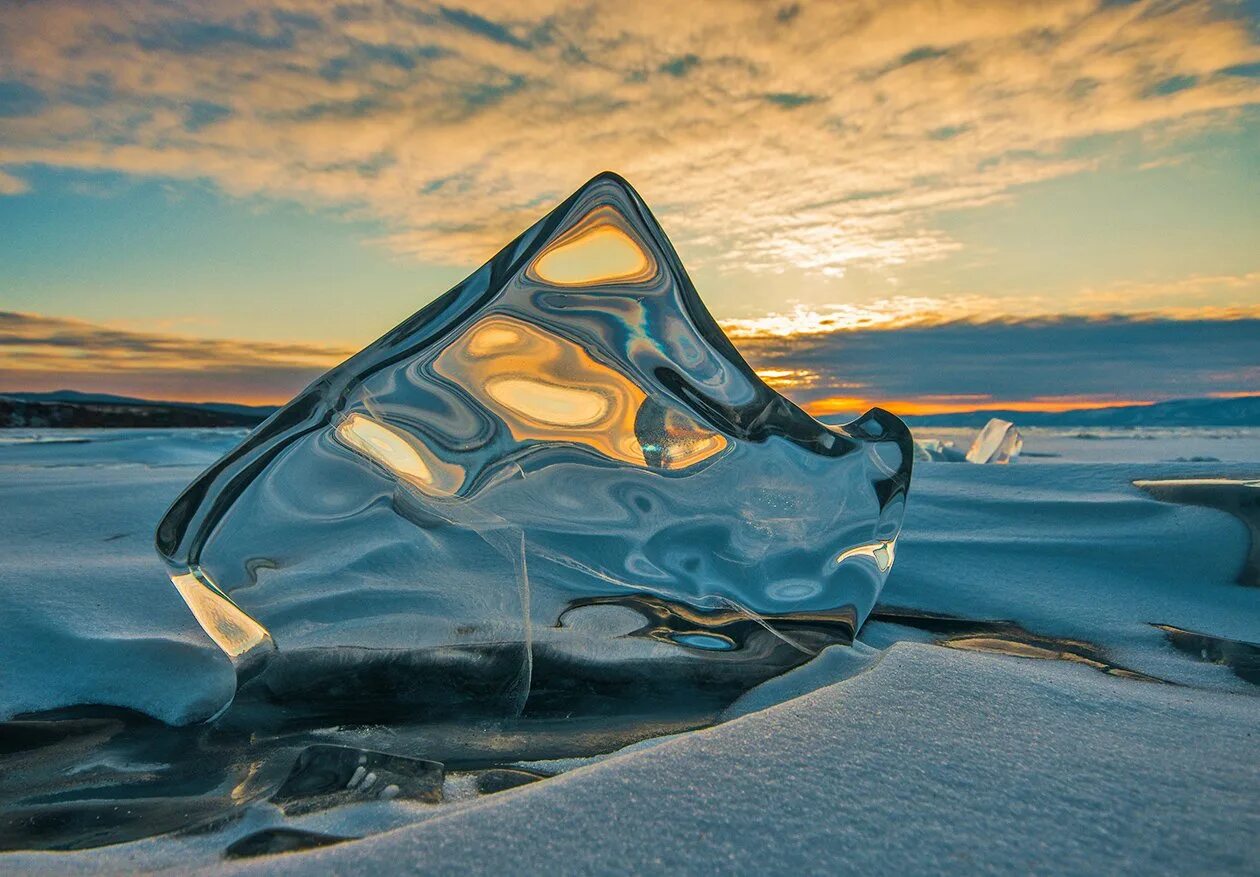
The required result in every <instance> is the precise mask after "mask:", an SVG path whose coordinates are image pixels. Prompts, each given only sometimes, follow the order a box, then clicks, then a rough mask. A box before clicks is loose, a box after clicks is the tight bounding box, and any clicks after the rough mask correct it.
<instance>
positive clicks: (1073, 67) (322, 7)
mask: <svg viewBox="0 0 1260 877" xmlns="http://www.w3.org/2000/svg"><path fill="white" fill-rule="evenodd" d="M683 13H684V10H681V9H680V8H678V6H677V4H670V3H663V2H662V3H654V2H648V3H645V4H642V5H634V8H633V9H632V8H629V5H627V4H615V3H605V2H600V0H592V2H584V3H580V4H574V3H564V2H558V0H519V2H512V3H508V2H497V0H488V2H482V3H477V4H475V5H474V4H466V5H455V4H449V3H448V4H441V3H425V2H418V0H407V2H391V3H379V4H378V3H376V2H374V0H369V2H365V3H361V4H357V5H353V6H351V5H340V6H330V5H327V4H322V3H314V2H310V3H307V2H305V0H271V2H266V3H244V2H236V0H229V2H222V3H216V4H214V5H213V6H212V7H205V6H203V5H201V4H192V3H179V2H166V3H156V2H154V3H149V2H120V3H116V4H111V5H109V6H104V7H102V6H99V5H96V4H88V3H74V2H62V0H53V2H48V3H42V4H24V5H20V6H16V7H10V8H8V9H7V10H6V13H5V16H4V18H3V20H2V21H0V312H4V313H5V314H6V316H5V317H4V318H3V319H0V332H3V333H7V334H0V390H4V389H13V390H16V389H53V388H59V387H76V388H81V389H94V390H101V391H106V390H109V391H116V392H125V393H136V394H140V395H149V396H163V397H166V398H189V399H194V398H203V399H204V398H211V397H214V398H233V399H241V400H245V401H282V400H283V399H285V398H287V397H288V396H290V395H292V394H293V393H294V392H296V391H297V390H298V389H300V387H301V386H302V385H303V384H304V383H305V382H306V381H307V380H309V379H311V378H313V377H315V376H316V375H317V374H318V373H319V372H320V371H321V370H322V369H323V368H325V367H327V366H329V365H331V364H333V363H335V362H336V361H337V360H338V359H340V358H341V357H343V356H345V355H347V354H348V353H350V352H353V351H354V350H355V349H357V348H359V347H361V346H362V345H363V344H365V343H367V342H368V341H370V340H371V339H372V338H374V337H375V336H377V335H379V334H380V333H382V332H383V331H385V330H386V329H388V328H389V327H390V326H392V325H394V324H395V323H397V322H399V321H400V320H401V319H403V318H404V317H406V316H407V315H408V314H410V313H411V312H413V311H414V310H416V309H418V308H419V307H421V306H422V305H424V304H425V303H426V302H427V301H429V300H431V299H432V298H434V297H436V296H437V295H439V294H440V293H441V292H443V291H444V290H445V289H446V288H448V287H449V286H450V285H452V284H453V283H454V282H456V281H457V280H458V279H460V278H461V277H462V276H464V275H465V274H466V273H468V272H469V271H470V270H471V269H472V268H474V267H475V266H476V265H477V264H479V263H480V262H481V261H484V260H485V259H486V258H488V257H489V256H491V255H493V253H494V252H495V251H496V250H497V249H498V248H499V247H500V246H502V245H503V244H505V243H506V242H507V241H508V240H510V239H511V238H512V237H513V236H514V235H515V234H516V233H518V232H519V231H520V230H522V229H523V228H524V227H526V226H527V225H529V224H530V223H532V222H533V221H535V220H536V219H538V218H539V217H540V216H541V215H542V214H544V213H545V212H546V211H547V210H548V209H549V208H550V207H551V206H553V205H554V204H555V203H556V202H558V201H559V200H561V199H562V198H563V197H565V196H566V195H567V194H568V193H569V192H570V191H572V190H573V189H574V188H576V187H577V186H578V185H580V184H581V183H582V182H583V181H584V180H585V179H587V178H588V177H589V176H591V175H593V174H594V173H596V172H598V171H600V170H604V169H611V170H616V171H618V172H620V173H622V174H624V175H626V176H627V177H628V178H629V179H630V180H631V182H632V183H633V184H634V185H635V186H636V187H637V188H638V189H639V191H640V192H641V194H642V195H643V196H644V198H645V199H646V200H647V202H648V203H649V205H650V206H651V207H652V208H653V209H654V210H655V211H656V212H657V214H658V218H659V219H660V220H661V222H662V224H663V225H664V227H665V229H666V230H667V232H668V233H669V234H670V235H671V237H672V238H673V240H674V242H675V244H676V246H677V247H678V249H679V252H680V254H681V255H682V257H683V259H684V262H685V263H686V264H687V265H688V267H689V269H690V270H691V272H692V274H693V277H694V279H695V280H696V283H697V286H698V287H699V289H700V292H701V295H702V296H703V298H704V299H705V301H706V302H707V303H708V305H709V307H710V309H711V310H712V311H713V312H714V314H715V315H716V316H717V317H718V318H719V320H721V321H723V322H724V324H725V325H726V326H727V328H728V330H729V331H730V332H731V333H732V335H733V336H734V337H735V338H736V341H737V344H738V345H739V346H740V347H741V349H742V350H744V351H745V352H746V353H747V355H748V356H749V358H750V360H751V361H752V362H753V364H754V365H756V366H758V367H760V368H763V369H764V370H765V371H766V373H767V375H769V376H770V378H771V380H772V381H776V382H778V383H779V385H780V386H781V387H782V389H783V390H784V392H787V393H789V394H790V395H793V396H794V397H796V398H798V399H800V400H801V401H803V402H805V403H807V404H812V405H814V406H815V407H818V406H823V405H825V404H829V403H828V402H827V400H834V399H836V398H846V399H852V400H854V404H859V403H869V402H879V401H888V400H894V401H898V402H900V403H902V404H903V407H904V406H911V407H912V406H913V405H914V404H915V400H919V404H923V405H931V404H948V403H936V402H932V401H931V399H949V398H953V397H960V398H961V397H967V398H969V399H979V400H980V401H981V402H983V401H985V400H988V401H990V402H994V403H996V402H1009V401H1022V402H1025V403H1028V404H1030V405H1038V404H1045V405H1066V404H1068V403H1069V402H1072V401H1073V400H1075V401H1077V402H1083V403H1088V404H1104V403H1106V402H1109V401H1133V400H1138V401H1142V400H1146V401H1151V400H1156V399H1161V398H1170V397H1173V396H1184V395H1205V394H1208V393H1213V392H1252V391H1260V357H1258V356H1257V354H1256V352H1255V350H1256V349H1257V348H1260V344H1248V343H1247V341H1248V339H1249V338H1250V337H1252V336H1250V335H1249V334H1248V333H1249V332H1250V331H1251V330H1252V329H1253V328H1254V327H1255V325H1256V324H1255V323H1254V322H1250V321H1252V320H1255V319H1257V318H1260V255H1258V254H1260V46H1258V44H1257V15H1256V8H1255V6H1254V5H1252V4H1239V3H1231V2H1217V3H1211V2H1182V3H1173V4H1169V3H1157V2H1135V3H1122V4H1115V3H1097V2H1084V0H1063V2H1047V3H1042V4H1024V3H987V4H954V3H950V2H938V0H932V2H926V0H925V2H913V0H911V2H896V3H875V2H871V3H864V2H854V3H846V4H807V3H787V2H785V3H780V4H777V5H776V4H767V3H752V2H748V3H744V2H734V0H733V2H729V3H721V4H717V3H713V4H697V5H695V6H693V7H688V8H687V9H686V10H685V14H683ZM1082 321H1084V322H1082ZM957 323H961V324H964V326H963V327H960V326H958V325H954V324H957ZM1085 325H1088V327H1089V331H1088V332H1087V333H1086V336H1087V337H1088V338H1089V339H1091V340H1090V342H1089V345H1086V346H1085V347H1083V348H1072V349H1073V350H1074V353H1073V354H1072V355H1071V356H1067V355H1066V350H1067V348H1065V347H1063V345H1064V344H1065V339H1066V338H1067V337H1068V335H1070V334H1072V332H1073V331H1077V330H1076V329H1074V328H1072V327H1081V326H1085ZM1139 326H1144V327H1145V329H1143V330H1142V331H1139V329H1138V327H1139ZM1192 327H1193V328H1192ZM964 329H965V331H964ZM1069 330H1070V331H1069ZM1081 331H1083V330H1081ZM968 333H970V334H968ZM1065 333H1067V334H1065ZM1078 335H1079V332H1078ZM1086 336H1080V337H1086ZM964 337H965V338H968V339H971V341H970V342H969V343H975V344H983V345H988V346H990V347H991V349H994V350H995V351H997V350H1003V349H1008V348H1010V344H1012V343H1016V342H1017V343H1018V350H1015V351H1013V352H1018V353H1020V354H1021V357H1022V360H1021V361H1023V360H1029V361H1031V360H1032V359H1036V360H1037V361H1039V362H1041V363H1043V371H1042V372H1041V374H1040V375H1039V376H1037V377H1036V378H1035V379H1034V376H1033V375H1031V374H1030V373H1029V371H1028V369H1027V368H1022V369H1017V368H1016V367H1015V364H1014V362H1013V361H1011V359H1010V358H1009V357H1008V358H1007V359H1006V360H1005V361H1004V360H1003V359H1002V358H1000V357H995V358H994V359H993V360H992V361H990V362H988V365H987V368H988V370H989V372H990V373H991V376H990V377H989V378H985V377H983V376H982V375H979V374H978V373H977V370H976V369H977V366H976V364H975V361H974V358H973V357H972V353H973V352H974V351H973V350H972V349H971V348H969V347H968V344H967V343H963V344H959V343H955V342H957V341H958V339H961V338H964ZM1073 337H1076V336H1075V335H1074V336H1073ZM932 339H936V340H934V341H933V340H932ZM1156 339H1163V340H1162V341H1160V342H1158V343H1163V344H1165V345H1166V347H1165V348H1163V349H1164V353H1163V354H1155V353H1153V351H1154V350H1156V349H1157V346H1156V347H1153V346H1152V345H1157V341H1156ZM1186 339H1193V341H1192V342H1188V341H1187V340H1186ZM1256 340H1260V338H1257V339H1256ZM111 344H112V345H113V346H112V347H111V346H110V345H111ZM1091 345H1092V346H1091ZM1195 345H1197V346H1195ZM1091 349H1093V350H1106V352H1107V358H1106V362H1105V369H1106V370H1107V371H1108V372H1109V373H1110V378H1109V380H1107V381H1099V380H1098V379H1097V377H1098V374H1099V372H1100V369H1101V368H1102V367H1103V360H1101V359H1099V358H1098V355H1097V354H1091V353H1090V352H1089V351H1090V350H1091ZM858 350H863V351H874V352H871V353H870V357H871V364H869V367H868V366H867V365H863V363H861V362H856V361H855V360H854V358H853V352H855V351H858ZM882 350H897V351H901V353H900V354H899V355H900V356H901V357H902V359H901V360H900V362H901V363H902V366H901V371H898V365H897V362H898V360H896V358H894V359H892V360H889V359H888V357H887V356H883V355H882V354H880V353H878V351H882ZM820 351H826V352H827V353H826V354H825V355H824V353H822V352H820ZM964 354H965V355H964ZM1056 355H1058V356H1059V357H1060V361H1058V362H1055V357H1056ZM876 360H878V361H879V362H880V363H882V365H879V366H878V367H876V365H875V364H874V363H875V361H876ZM1209 362H1210V363H1211V367H1210V368H1209V367H1208V366H1207V365H1206V364H1207V363H1209ZM1045 363H1054V367H1053V368H1047V367H1046V366H1045V365H1044V364H1045ZM1126 363H1128V365H1126ZM924 369H928V370H930V371H931V372H932V379H931V381H928V380H926V379H925V378H924V377H923V374H924V372H923V370H924ZM1050 375H1053V378H1052V379H1051V378H1050V377H1049V376H1050ZM929 397H930V398H929ZM1039 400H1040V401H1039ZM1046 400H1051V401H1046ZM1055 400H1057V401H1055Z"/></svg>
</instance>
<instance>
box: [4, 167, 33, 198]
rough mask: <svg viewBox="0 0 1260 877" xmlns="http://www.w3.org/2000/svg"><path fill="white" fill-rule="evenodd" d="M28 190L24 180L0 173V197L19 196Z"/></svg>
mask: <svg viewBox="0 0 1260 877" xmlns="http://www.w3.org/2000/svg"><path fill="white" fill-rule="evenodd" d="M29 190H30V186H29V185H27V183H26V180H23V179H20V178H19V177H15V176H13V174H7V173H5V172H4V171H0V195H21V194H23V193H24V192H27V191H29Z"/></svg>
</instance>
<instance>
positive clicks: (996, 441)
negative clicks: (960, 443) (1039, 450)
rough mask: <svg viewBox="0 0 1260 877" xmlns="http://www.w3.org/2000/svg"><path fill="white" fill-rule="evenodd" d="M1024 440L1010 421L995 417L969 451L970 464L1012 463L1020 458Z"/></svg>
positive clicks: (979, 434) (968, 460) (985, 426)
mask: <svg viewBox="0 0 1260 877" xmlns="http://www.w3.org/2000/svg"><path fill="white" fill-rule="evenodd" d="M1023 447H1024V439H1023V437H1022V436H1021V435H1020V434H1019V430H1018V429H1016V428H1015V424H1013V423H1011V422H1010V421H1009V420H1002V419H1001V418H998V417H994V418H993V419H992V420H990V421H989V422H988V423H986V424H985V425H984V428H983V429H981V430H980V432H979V433H978V434H977V435H976V438H975V440H974V441H973V442H972V443H971V448H970V449H968V451H967V462H968V463H1010V462H1011V461H1013V460H1014V459H1015V458H1016V457H1018V456H1019V452H1020V451H1021V450H1022V449H1023Z"/></svg>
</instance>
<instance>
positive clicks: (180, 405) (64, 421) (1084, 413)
mask: <svg viewBox="0 0 1260 877" xmlns="http://www.w3.org/2000/svg"><path fill="white" fill-rule="evenodd" d="M277 410H278V406H275V405H235V404H233V403H230V402H158V401H154V400H152V399H137V398H134V397H131V396H112V395H109V394H107V393H80V392H78V391H77V390H56V391H53V392H51V393H0V427H45V426H58V427H71V428H73V427H181V426H186V427H191V426H198V427H209V426H254V425H255V424H258V423H261V422H262V421H264V420H266V419H267V418H268V417H270V416H271V415H272V414H273V413H275V411H277ZM993 417H1000V418H1002V419H1003V420H1009V421H1011V422H1013V423H1015V424H1017V425H1019V426H1052V427H1055V426H1058V427H1074V426H1079V427H1090V426H1098V427H1126V426H1260V396H1234V397H1231V398H1228V399H1175V400H1172V401H1170V402H1157V403H1155V404H1154V405H1122V406H1117V407H1115V408H1083V409H1079V410H1074V411H1053V412H1051V411H961V412H956V413H951V414H931V415H925V416H921V417H906V418H905V421H906V422H907V423H908V424H910V425H911V426H970V427H980V426H984V424H986V423H988V421H989V419H990V418H993ZM822 419H823V420H824V421H826V422H828V423H844V422H847V421H848V420H851V419H852V417H846V416H842V415H833V416H828V417H824V418H822Z"/></svg>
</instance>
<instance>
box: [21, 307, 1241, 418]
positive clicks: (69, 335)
mask: <svg viewBox="0 0 1260 877" xmlns="http://www.w3.org/2000/svg"><path fill="white" fill-rule="evenodd" d="M883 325H884V328H879V326H880V324H878V323H876V324H862V323H854V324H850V325H849V326H848V327H839V326H838V324H826V325H822V326H815V327H814V329H813V331H810V332H808V333H805V334H802V333H799V332H798V333H791V334H788V333H779V332H776V328H777V327H776V326H774V325H772V324H767V325H766V326H763V327H761V331H754V330H753V329H752V327H745V328H744V330H743V331H741V332H736V333H733V337H734V340H735V343H736V346H737V347H738V348H739V350H740V352H741V353H742V354H743V355H744V356H745V358H746V359H747V360H748V361H749V362H750V363H751V364H752V365H753V367H754V368H756V369H757V370H758V372H759V373H760V374H761V375H762V377H763V378H764V379H765V380H766V381H767V382H769V383H771V384H772V385H773V386H776V387H778V388H779V389H780V391H781V392H783V393H784V394H786V395H788V396H790V397H791V398H792V399H794V400H795V401H797V402H798V403H800V404H803V405H805V406H806V407H807V408H808V409H810V410H812V411H814V412H816V413H830V412H836V411H859V410H865V409H866V408H868V407H870V406H871V405H883V406H885V407H891V408H892V409H893V410H899V411H901V412H902V413H915V412H917V413H928V412H931V411H934V410H961V409H971V408H984V407H986V406H987V407H1004V408H1005V407H1019V406H1020V405H1024V406H1025V407H1031V408H1046V407H1058V408H1065V407H1086V406H1089V405H1091V404H1093V405H1103V404H1117V403H1121V402H1131V401H1158V400H1161V399H1169V398H1179V397H1189V396H1209V395H1221V394H1241V393H1247V392H1254V391H1255V389H1256V387H1257V386H1258V385H1260V348H1257V346H1256V344H1255V339H1256V338H1257V337H1260V315H1258V316H1255V317H1252V318H1246V319H1234V320H1169V319H1163V318H1144V319H1138V318H1134V317H1126V316H1114V315H1110V316H1109V315H1094V316H1089V317H1053V318H1039V319H1026V320H1010V319H1008V320H1003V321H1001V322H971V321H954V322H944V323H919V324H913V325H906V326H900V327H896V328H892V327H891V323H885V324H883ZM872 326H874V327H873V328H872ZM353 352H354V351H353V350H350V349H348V348H340V347H329V346H323V345H313V344H287V343H279V342H273V343H258V342H246V341H236V340H230V339H206V338H193V337H188V336H178V335H168V334H162V333H156V332H140V331H135V330H131V329H125V328H114V327H109V326H102V325H99V324H95V323H88V322H84V321H80V320H69V319H64V318H59V317H48V316H41V315H38V314H21V313H11V312H2V311H0V392H3V391H5V390H8V391H18V390H58V389H67V388H69V389H76V390H85V391H96V392H111V393H123V394H128V395H138V396H145V397H149V398H161V399H172V400H188V401H206V400H239V401H246V402H257V403H266V402H271V403H274V402H283V401H285V400H287V399H289V398H291V397H292V396H294V395H296V393H297V392H298V391H299V390H301V389H302V388H303V387H304V386H306V385H307V384H309V383H310V382H311V381H312V380H314V379H315V378H316V377H318V376H319V375H320V374H322V373H323V372H324V371H326V370H327V369H328V368H330V367H332V366H333V365H335V364H336V363H338V362H340V361H342V360H344V359H345V358H347V357H348V356H350V355H351V354H352V353H353ZM1011 403H1016V404H1015V405H1012V404H1011Z"/></svg>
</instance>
